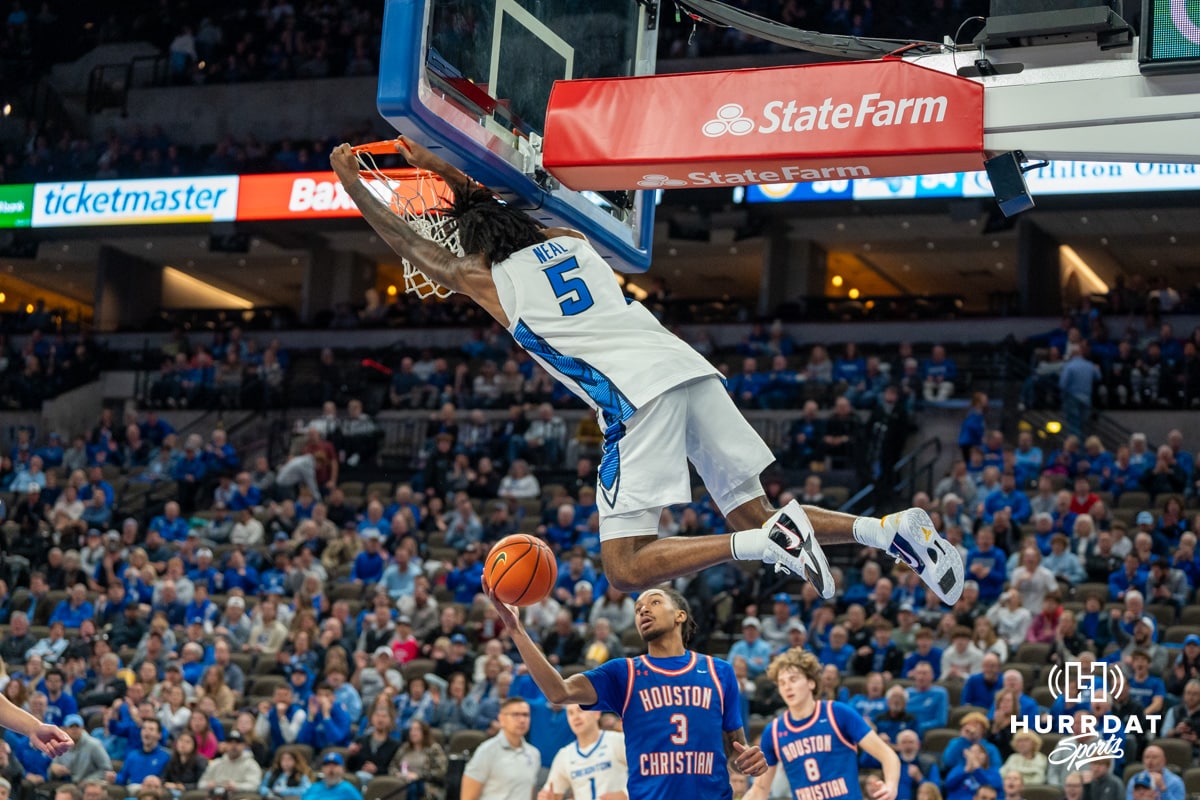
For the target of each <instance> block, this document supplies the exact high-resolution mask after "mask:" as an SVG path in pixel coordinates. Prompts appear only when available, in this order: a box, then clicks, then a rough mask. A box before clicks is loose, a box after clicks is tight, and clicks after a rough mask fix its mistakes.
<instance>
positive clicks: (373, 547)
mask: <svg viewBox="0 0 1200 800" xmlns="http://www.w3.org/2000/svg"><path fill="white" fill-rule="evenodd" d="M381 538H382V536H381V534H380V533H379V532H378V531H374V530H368V531H366V532H365V533H363V534H362V539H363V551H362V552H361V553H359V554H358V555H357V556H355V557H354V567H353V568H352V569H351V571H350V580H351V581H353V582H354V583H357V584H361V585H364V586H371V585H373V584H376V583H379V581H381V580H383V568H384V559H383V555H382V554H381V553H380V552H379V540H380V539H381Z"/></svg>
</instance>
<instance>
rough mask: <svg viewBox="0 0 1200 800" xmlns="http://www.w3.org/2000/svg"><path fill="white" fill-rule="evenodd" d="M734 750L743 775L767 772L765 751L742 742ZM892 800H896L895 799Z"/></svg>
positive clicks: (755, 776)
mask: <svg viewBox="0 0 1200 800" xmlns="http://www.w3.org/2000/svg"><path fill="white" fill-rule="evenodd" d="M733 749H734V750H737V753H738V754H737V757H736V758H734V759H733V768H734V769H736V770H737V771H738V772H740V773H742V774H743V775H749V776H750V777H751V778H757V777H758V776H759V775H762V774H763V773H764V772H766V771H767V757H766V756H764V755H763V751H762V750H760V749H759V748H758V747H757V746H756V747H747V746H746V745H744V744H742V743H741V742H734V743H733ZM892 800H895V798H894V797H893V798H892Z"/></svg>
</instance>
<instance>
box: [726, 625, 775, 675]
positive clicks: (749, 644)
mask: <svg viewBox="0 0 1200 800" xmlns="http://www.w3.org/2000/svg"><path fill="white" fill-rule="evenodd" d="M738 656H741V657H742V658H744V659H746V672H747V674H748V675H749V676H750V677H751V678H757V677H758V676H759V675H762V674H763V673H764V672H766V671H767V666H768V665H769V664H770V662H771V645H770V644H769V643H768V642H767V640H766V639H764V638H762V623H761V622H759V619H758V617H746V618H745V619H743V620H742V638H741V639H739V640H738V641H736V642H734V643H733V647H731V648H729V661H730V662H732V661H733V659H734V658H736V657H738Z"/></svg>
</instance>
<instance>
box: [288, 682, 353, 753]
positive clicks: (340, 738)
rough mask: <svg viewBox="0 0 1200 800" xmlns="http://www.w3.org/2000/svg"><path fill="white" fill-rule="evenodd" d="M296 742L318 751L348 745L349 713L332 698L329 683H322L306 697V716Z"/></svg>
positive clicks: (331, 688)
mask: <svg viewBox="0 0 1200 800" xmlns="http://www.w3.org/2000/svg"><path fill="white" fill-rule="evenodd" d="M296 743H297V744H306V745H309V746H310V747H312V748H313V750H315V751H317V752H318V753H319V752H320V751H322V750H324V749H325V748H327V747H349V746H350V715H349V714H347V713H346V709H344V708H342V706H341V704H340V703H338V702H337V701H336V700H335V699H334V696H333V687H331V686H330V685H329V684H327V683H322V684H321V685H320V686H318V687H317V691H316V693H315V694H313V696H312V697H310V698H308V717H307V718H306V719H305V721H304V725H303V726H302V727H301V728H300V735H299V736H298V737H297V738H296Z"/></svg>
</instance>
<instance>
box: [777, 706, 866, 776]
mask: <svg viewBox="0 0 1200 800" xmlns="http://www.w3.org/2000/svg"><path fill="white" fill-rule="evenodd" d="M870 732H871V727H870V726H869V725H867V723H866V721H865V720H864V719H863V718H862V716H860V715H859V714H858V713H857V712H856V711H855V710H854V709H853V708H851V707H850V706H848V705H846V704H845V703H839V702H835V701H825V702H820V703H817V707H816V710H815V711H814V712H813V714H812V716H811V717H809V718H808V719H807V720H805V721H803V722H797V721H796V720H794V719H793V718H792V714H791V712H790V711H785V712H783V713H782V714H780V715H779V716H778V717H776V718H775V719H774V720H772V721H771V724H770V725H768V726H767V727H766V728H765V729H764V730H763V733H762V741H761V743H760V744H759V747H761V748H762V751H763V755H765V756H766V757H767V764H769V765H771V766H774V765H775V764H779V763H782V764H783V768H784V771H785V772H786V773H787V777H788V783H789V784H790V785H791V787H792V797H793V800H841V799H842V798H847V800H862V790H861V789H859V786H858V743H859V742H861V741H862V740H863V737H865V736H866V735H867V734H868V733H870Z"/></svg>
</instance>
